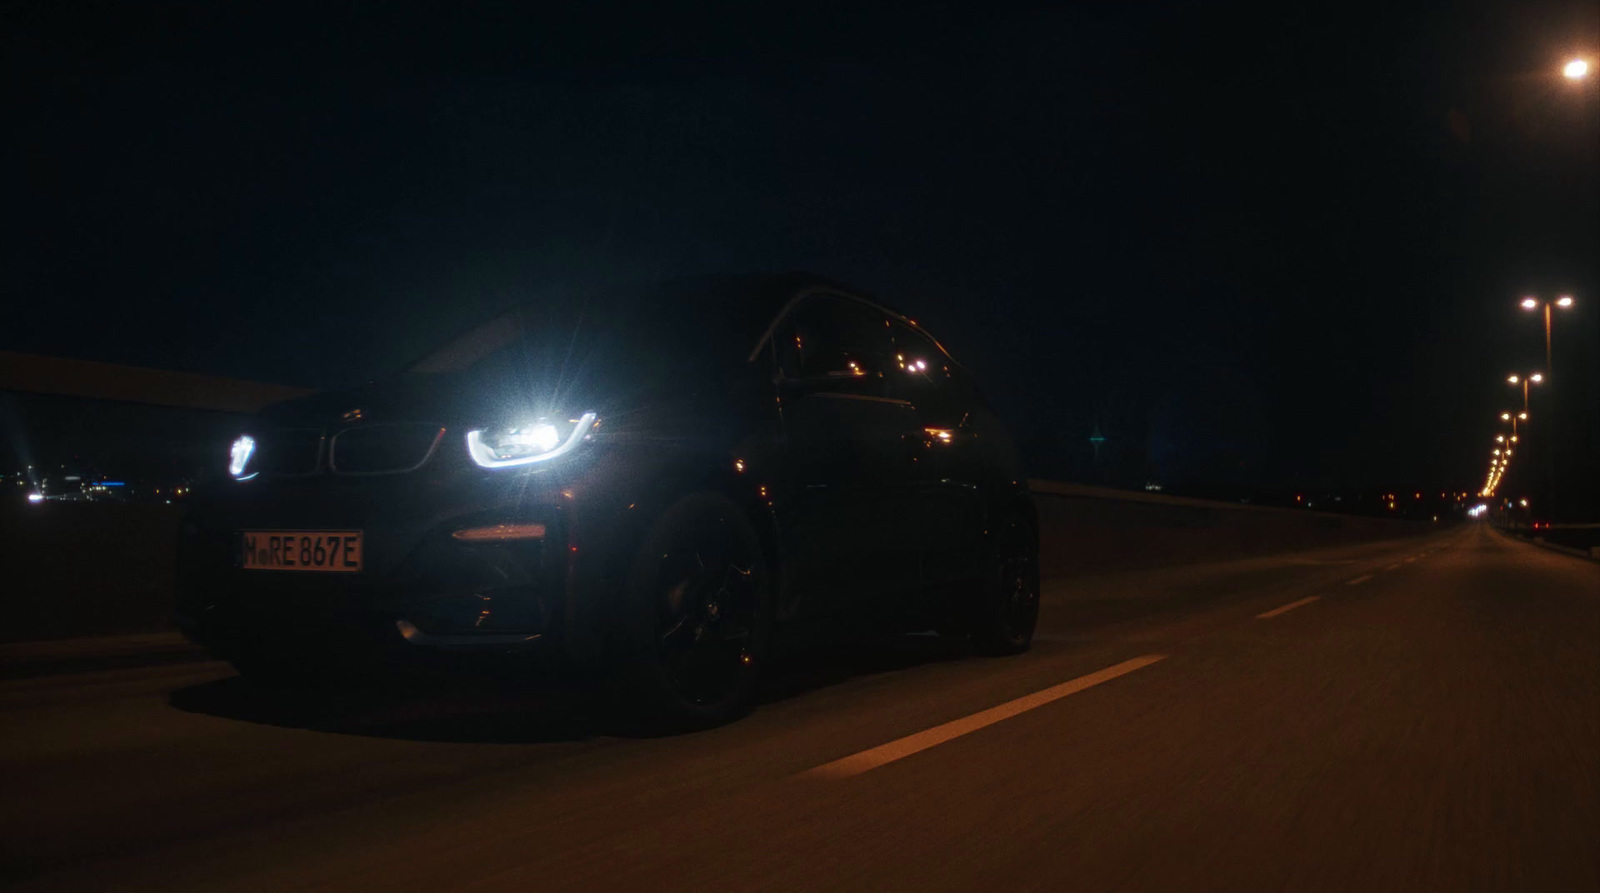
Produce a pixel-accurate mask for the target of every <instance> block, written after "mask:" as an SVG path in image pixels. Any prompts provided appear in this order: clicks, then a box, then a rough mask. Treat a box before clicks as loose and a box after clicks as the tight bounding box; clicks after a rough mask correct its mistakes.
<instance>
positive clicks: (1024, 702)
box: [800, 654, 1166, 778]
mask: <svg viewBox="0 0 1600 893" xmlns="http://www.w3.org/2000/svg"><path fill="white" fill-rule="evenodd" d="M1164 658H1166V655H1165V654H1146V655H1145V656H1143V657H1136V658H1134V659H1132V660H1125V661H1123V662H1122V663H1120V664H1115V665H1113V666H1109V667H1106V668H1105V669H1104V670H1097V671H1096V672H1093V673H1090V674H1089V675H1087V676H1079V677H1078V678H1076V679H1072V680H1068V681H1067V682H1063V683H1061V684H1059V685H1052V686H1050V687H1049V688H1046V689H1042V690H1040V691H1036V692H1034V693H1033V694H1031V695H1023V696H1022V697H1020V698H1017V699H1016V700H1013V701H1007V702H1005V703H1004V704H1001V705H999V706H997V707H990V708H989V709H988V710H982V711H979V712H977V713H974V714H972V715H971V716H964V717H962V718H960V719H954V720H951V721H950V722H947V723H944V724H942V725H937V726H934V727H933V728H931V729H926V730H924V731H921V732H917V733H916V734H914V735H907V736H906V737H904V738H899V739H896V740H894V741H890V742H889V743H888V744H880V745H878V746H877V747H874V748H871V749H870V750H863V751H861V752H860V753H856V754H851V755H850V756H847V757H844V758H842V759H838V760H834V761H833V762H831V763H823V764H822V765H821V766H817V767H816V768H813V769H808V770H806V771H805V772H802V773H800V774H801V776H802V777H808V778H849V777H850V776H852V775H860V774H861V773H863V772H866V771H868V770H870V769H876V768H878V767H879V766H882V765H884V764H885V763H892V762H894V761H895V760H900V759H904V758H906V757H909V756H911V755H912V754H914V753H918V752H920V751H924V750H927V749H928V748H930V747H933V746H935V745H939V744H943V743H945V742H946V741H949V740H951V739H952V738H959V737H961V736H962V735H965V734H967V733H969V732H976V731H977V730H979V729H981V728H983V727H985V726H992V725H994V724H995V723H997V722H999V721H1001V720H1003V719H1010V718H1011V717H1013V716H1016V715H1017V714H1019V713H1025V712H1027V711H1029V710H1032V709H1034V708H1035V707H1043V706H1044V705H1046V704H1048V703H1050V702H1051V701H1057V700H1060V699H1061V698H1064V697H1066V696H1067V695H1073V694H1077V693H1078V692H1080V691H1083V690H1084V689H1086V688H1093V687H1094V686H1096V685H1099V684H1100V683H1102V682H1109V681H1111V680H1112V679H1115V678H1117V677H1118V676H1125V675H1127V674H1128V673H1132V672H1133V671H1134V670H1138V669H1142V668H1144V667H1148V666H1150V665H1151V664H1153V663H1155V662H1156V661H1158V660H1162V659H1164Z"/></svg>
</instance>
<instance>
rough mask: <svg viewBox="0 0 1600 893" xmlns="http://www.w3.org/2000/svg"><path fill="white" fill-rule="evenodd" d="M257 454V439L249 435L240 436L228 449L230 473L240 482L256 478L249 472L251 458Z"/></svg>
mask: <svg viewBox="0 0 1600 893" xmlns="http://www.w3.org/2000/svg"><path fill="white" fill-rule="evenodd" d="M255 454H256V439H255V438H254V437H251V436H250V435H248V434H241V435H239V439H237V440H235V441H234V442H233V446H232V447H230V448H229V449H228V473H229V474H231V475H233V476H234V477H235V478H238V479H239V480H244V479H245V478H248V477H255V475H254V473H251V472H250V471H249V469H250V458H251V457H252V456H254V455H255Z"/></svg>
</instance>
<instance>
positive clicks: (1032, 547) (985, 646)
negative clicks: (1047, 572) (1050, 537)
mask: <svg viewBox="0 0 1600 893" xmlns="http://www.w3.org/2000/svg"><path fill="white" fill-rule="evenodd" d="M974 614H975V616H974V617H973V624H972V641H973V644H974V645H976V646H977V647H978V649H979V650H981V651H983V652H985V653H988V654H1021V653H1022V652H1024V651H1027V650H1028V646H1029V645H1031V644H1032V643H1033V631H1034V628H1035V627H1036V626H1038V623H1039V539H1038V535H1037V534H1036V533H1035V532H1034V528H1033V525H1032V524H1031V523H1030V522H1029V521H1028V519H1027V518H1026V517H1024V516H1022V515H1021V514H1012V515H1008V516H1006V517H1005V518H1004V519H1002V520H1001V521H1000V523H999V524H998V525H996V528H995V529H994V530H993V531H991V533H990V540H989V558H988V560H987V561H986V562H985V569H984V579H983V582H982V587H981V589H980V591H979V593H978V603H977V605H976V606H975V612H974Z"/></svg>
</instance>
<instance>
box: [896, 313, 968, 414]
mask: <svg viewBox="0 0 1600 893" xmlns="http://www.w3.org/2000/svg"><path fill="white" fill-rule="evenodd" d="M891 331H892V332H893V336H894V355H893V362H892V363H891V364H890V367H889V369H888V370H887V371H886V372H885V375H886V376H887V377H888V379H889V381H890V387H891V390H892V391H893V392H894V394H895V395H896V396H899V397H903V398H905V399H907V400H910V401H911V402H912V403H915V404H916V405H917V407H918V408H919V409H922V410H924V412H925V413H928V414H931V415H932V416H934V417H936V418H934V419H933V420H934V421H938V422H941V423H943V422H949V423H951V424H956V423H959V422H960V420H961V419H960V416H961V415H962V414H963V413H964V412H965V402H966V401H965V398H964V396H963V394H964V392H965V388H964V387H963V381H962V377H961V373H960V370H959V369H957V368H956V365H955V363H952V362H951V361H950V358H949V357H948V356H946V355H945V353H944V351H942V350H940V349H939V346H938V345H936V344H934V343H933V341H932V340H931V339H929V338H928V337H927V336H926V335H923V334H922V333H921V332H918V331H916V330H914V329H911V328H909V327H907V326H905V325H902V324H900V323H898V322H897V323H895V324H894V325H893V327H892V329H891Z"/></svg>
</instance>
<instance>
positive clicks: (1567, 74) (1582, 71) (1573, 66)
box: [1561, 59, 1589, 81]
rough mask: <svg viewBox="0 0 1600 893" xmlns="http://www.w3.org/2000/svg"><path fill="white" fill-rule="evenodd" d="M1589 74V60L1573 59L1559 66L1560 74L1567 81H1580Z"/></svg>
mask: <svg viewBox="0 0 1600 893" xmlns="http://www.w3.org/2000/svg"><path fill="white" fill-rule="evenodd" d="M1588 75H1589V60H1587V59H1573V60H1571V61H1569V62H1568V63H1567V64H1565V65H1563V66H1561V76H1562V77H1564V78H1566V79H1567V80H1569V81H1581V80H1583V79H1584V78H1585V77H1588Z"/></svg>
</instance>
